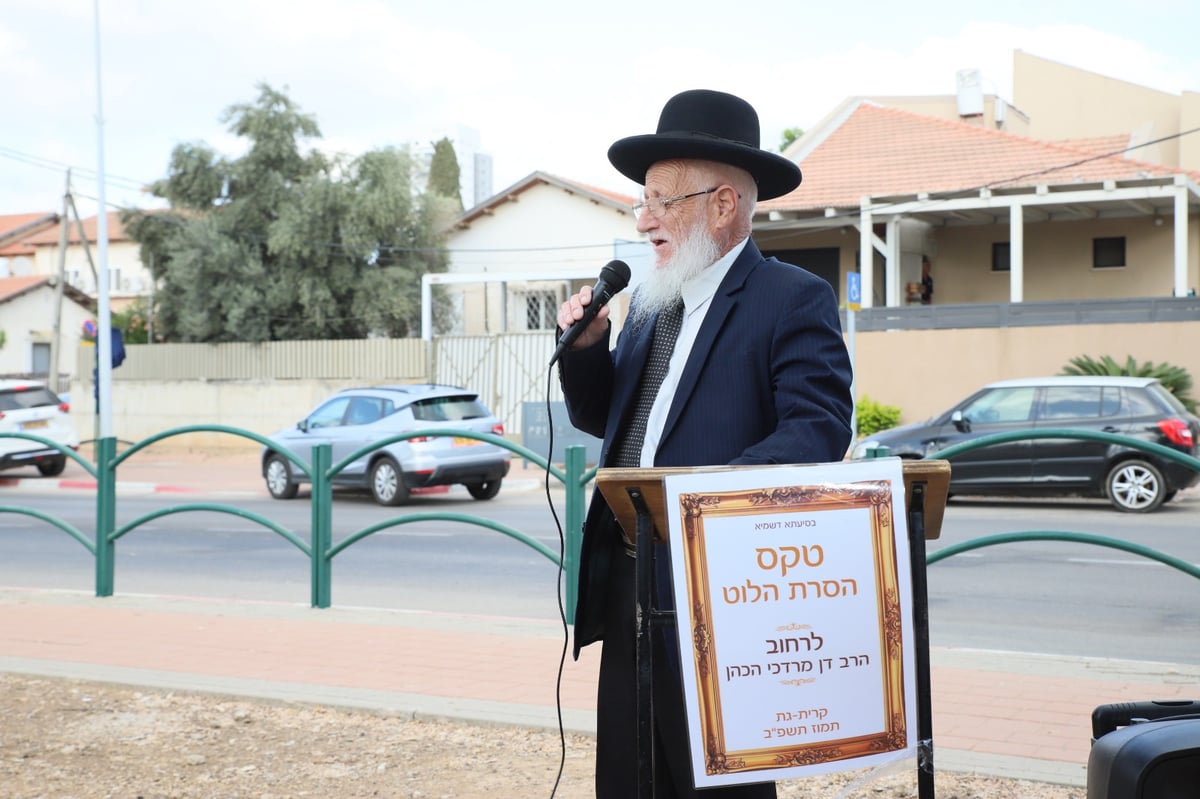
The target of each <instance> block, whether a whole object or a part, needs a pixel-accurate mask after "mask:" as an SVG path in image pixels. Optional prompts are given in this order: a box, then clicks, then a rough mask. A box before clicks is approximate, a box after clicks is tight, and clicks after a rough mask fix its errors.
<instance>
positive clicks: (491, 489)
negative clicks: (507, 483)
mask: <svg viewBox="0 0 1200 799" xmlns="http://www.w3.org/2000/svg"><path fill="white" fill-rule="evenodd" d="M500 483H501V481H500V480H488V481H487V482H484V483H467V491H468V492H470V494H471V496H473V497H475V499H491V498H492V497H494V496H496V495H497V494H499V493H500Z"/></svg>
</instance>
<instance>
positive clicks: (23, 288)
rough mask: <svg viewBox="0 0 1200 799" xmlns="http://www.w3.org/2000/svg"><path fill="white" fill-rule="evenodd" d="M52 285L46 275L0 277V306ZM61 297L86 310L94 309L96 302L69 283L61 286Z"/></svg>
mask: <svg viewBox="0 0 1200 799" xmlns="http://www.w3.org/2000/svg"><path fill="white" fill-rule="evenodd" d="M52 285H53V284H52V283H51V282H50V278H49V277H47V276H46V275H25V276H22V277H0V304H3V303H6V302H8V301H10V300H15V299H16V298H17V297H20V296H21V295H22V294H28V293H29V292H31V291H35V290H36V289H39V288H41V287H43V286H45V287H47V288H50V287H51V286H52ZM63 296H64V297H66V298H67V299H69V300H71V301H73V302H76V303H78V304H79V305H82V306H84V307H85V308H88V309H94V308H95V307H96V301H95V300H93V299H92V298H91V297H89V296H88V295H86V294H84V293H83V292H82V291H80V290H79V289H77V288H75V287H74V286H72V285H71V284H70V283H64V284H63Z"/></svg>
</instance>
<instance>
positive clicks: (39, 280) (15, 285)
mask: <svg viewBox="0 0 1200 799" xmlns="http://www.w3.org/2000/svg"><path fill="white" fill-rule="evenodd" d="M49 282H50V278H48V277H46V276H45V275H27V276H25V277H0V302H8V301H9V300H11V299H15V298H16V297H19V296H21V295H22V294H24V293H26V292H28V291H33V290H34V289H36V288H37V287H38V286H40V285H42V284H43V283H47V284H48V283H49Z"/></svg>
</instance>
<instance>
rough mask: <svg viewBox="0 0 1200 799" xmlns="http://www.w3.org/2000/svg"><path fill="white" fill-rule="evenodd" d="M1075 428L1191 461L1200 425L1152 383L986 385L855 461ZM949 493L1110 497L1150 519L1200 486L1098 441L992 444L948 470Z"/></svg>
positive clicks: (1172, 469)
mask: <svg viewBox="0 0 1200 799" xmlns="http://www.w3.org/2000/svg"><path fill="white" fill-rule="evenodd" d="M1063 427H1066V428H1072V429H1077V430H1093V431H1101V432H1106V433H1115V434H1118V435H1122V436H1129V437H1130V438H1139V439H1142V440H1144V441H1151V442H1153V443H1155V444H1162V445H1163V446H1166V447H1170V448H1172V449H1176V450H1179V451H1180V452H1183V453H1186V454H1188V455H1191V456H1193V457H1195V456H1196V453H1197V448H1196V442H1197V441H1198V440H1200V419H1198V418H1197V417H1196V416H1194V415H1192V414H1191V413H1189V412H1188V411H1187V409H1186V408H1184V406H1183V404H1182V403H1181V402H1179V400H1178V399H1176V398H1175V395H1173V394H1172V393H1171V392H1170V391H1168V390H1167V389H1166V388H1164V387H1163V385H1162V383H1160V382H1159V381H1158V380H1157V379H1154V378H1141V377H1044V378H1037V379H1027V380H1004V381H1001V382H998V383H992V384H990V385H987V386H984V387H983V388H981V389H980V390H979V391H977V392H975V393H974V394H972V395H971V396H969V397H967V398H966V399H965V400H963V401H962V402H959V403H958V404H956V405H955V406H954V407H952V408H950V409H949V410H948V411H946V412H945V413H942V414H940V415H938V416H935V417H933V418H932V419H929V420H927V421H925V422H922V423H920V424H913V425H907V426H904V427H897V428H894V429H891V430H884V431H881V432H879V433H876V434H875V435H872V436H870V437H869V438H868V439H866V440H864V441H862V442H860V443H859V444H857V445H856V446H855V447H854V449H853V450H852V452H851V457H853V458H861V457H865V456H866V455H867V454H868V450H871V449H876V448H879V447H886V448H887V454H890V455H898V456H899V457H901V458H924V457H929V456H936V455H937V453H938V452H939V451H941V450H943V449H945V448H947V447H949V446H952V445H954V444H961V443H963V442H966V441H971V440H973V439H977V438H980V437H982V436H988V435H993V434H996V433H1009V432H1016V431H1020V430H1038V429H1046V428H1063ZM950 468H951V474H950V492H951V494H979V495H1013V496H1062V495H1082V496H1096V497H1107V498H1108V500H1109V501H1110V502H1111V503H1112V505H1113V507H1115V508H1116V509H1117V510H1121V511H1129V512H1135V513H1146V512H1149V511H1153V510H1156V509H1157V508H1158V507H1159V506H1160V505H1162V504H1163V503H1164V502H1167V501H1169V500H1171V499H1172V498H1173V497H1174V496H1175V494H1176V493H1178V491H1179V490H1180V489H1183V488H1187V487H1189V486H1192V485H1195V484H1196V483H1197V482H1198V481H1200V473H1197V472H1196V471H1195V470H1193V469H1189V468H1188V467H1187V466H1184V465H1183V464H1179V463H1176V462H1175V461H1171V460H1167V459H1165V458H1162V457H1160V456H1157V455H1152V454H1150V453H1147V452H1143V451H1141V450H1137V449H1133V448H1131V447H1125V446H1121V445H1119V444H1110V443H1106V442H1102V441H1082V440H1077V439H1065V438H1054V439H1033V440H1028V439H1027V440H1023V441H1013V442H1010V443H1007V444H994V445H992V446H988V447H984V448H982V449H977V450H973V451H971V452H966V453H963V454H962V455H959V456H957V457H955V458H954V459H953V461H951V467H950Z"/></svg>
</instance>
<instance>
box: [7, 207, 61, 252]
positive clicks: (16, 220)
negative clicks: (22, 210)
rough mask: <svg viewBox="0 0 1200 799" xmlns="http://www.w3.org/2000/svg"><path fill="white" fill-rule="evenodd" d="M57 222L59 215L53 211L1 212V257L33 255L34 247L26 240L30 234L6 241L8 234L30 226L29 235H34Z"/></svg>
mask: <svg viewBox="0 0 1200 799" xmlns="http://www.w3.org/2000/svg"><path fill="white" fill-rule="evenodd" d="M39 223H41V224H39ZM57 224H58V216H57V215H56V214H55V213H54V212H53V211H45V212H42V213H32V214H0V257H14V256H19V255H33V247H31V246H30V245H29V244H28V243H27V242H26V238H28V236H25V235H22V236H21V238H18V239H16V240H13V241H8V242H7V243H5V240H6V239H7V238H8V234H10V233H16V232H17V231H19V230H21V228H28V229H29V230H28V232H29V236H32V235H34V234H36V233H38V232H39V231H42V230H45V229H46V228H48V227H50V226H52V225H57Z"/></svg>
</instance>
